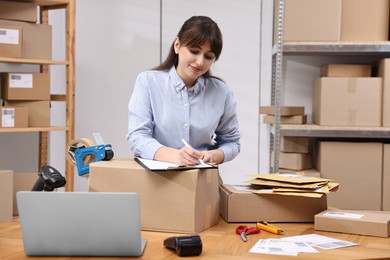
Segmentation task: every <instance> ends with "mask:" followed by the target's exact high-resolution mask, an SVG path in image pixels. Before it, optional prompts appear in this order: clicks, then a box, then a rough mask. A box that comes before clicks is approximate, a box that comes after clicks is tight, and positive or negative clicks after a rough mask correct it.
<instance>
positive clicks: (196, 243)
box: [164, 236, 202, 256]
mask: <svg viewBox="0 0 390 260" xmlns="http://www.w3.org/2000/svg"><path fill="white" fill-rule="evenodd" d="M164 246H165V247H166V248H169V249H173V250H175V251H176V254H177V255H179V256H197V255H200V254H201V253H202V241H201V240H200V236H179V237H170V238H167V239H165V240H164Z"/></svg>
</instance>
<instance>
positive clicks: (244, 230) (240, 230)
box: [236, 225, 260, 242]
mask: <svg viewBox="0 0 390 260" xmlns="http://www.w3.org/2000/svg"><path fill="white" fill-rule="evenodd" d="M259 232H260V228H258V227H247V226H244V225H241V226H238V227H237V228H236V233H237V234H238V235H240V236H241V239H242V241H244V242H246V241H247V238H246V236H247V235H251V234H257V233H259Z"/></svg>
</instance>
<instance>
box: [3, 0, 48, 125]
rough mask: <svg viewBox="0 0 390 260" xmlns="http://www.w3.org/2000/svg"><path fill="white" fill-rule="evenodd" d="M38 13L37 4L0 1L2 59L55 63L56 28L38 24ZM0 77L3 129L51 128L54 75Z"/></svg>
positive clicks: (16, 72) (15, 72) (18, 74)
mask: <svg viewBox="0 0 390 260" xmlns="http://www.w3.org/2000/svg"><path fill="white" fill-rule="evenodd" d="M37 11H38V7H37V6H36V5H35V4H34V3H28V2H15V1H12V2H11V1H0V57H3V58H11V59H12V58H19V59H34V60H51V57H52V48H51V44H52V42H51V36H52V28H51V26H50V25H47V24H39V23H37ZM21 63H23V62H21ZM0 73H1V75H0V78H1V83H0V84H1V91H0V92H1V94H0V98H1V99H2V100H3V102H2V107H1V113H0V119H1V123H0V127H41V126H44V127H45V126H50V75H49V74H48V73H37V72H31V73H26V72H23V73H21V72H18V71H11V72H9V71H0Z"/></svg>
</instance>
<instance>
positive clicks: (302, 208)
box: [219, 184, 327, 222]
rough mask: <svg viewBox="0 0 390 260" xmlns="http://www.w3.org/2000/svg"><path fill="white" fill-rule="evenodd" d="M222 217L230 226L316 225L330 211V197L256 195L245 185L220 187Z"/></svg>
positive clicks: (222, 185)
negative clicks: (231, 224) (308, 223)
mask: <svg viewBox="0 0 390 260" xmlns="http://www.w3.org/2000/svg"><path fill="white" fill-rule="evenodd" d="M219 192H220V196H221V206H220V213H221V216H222V217H223V218H224V219H225V220H226V221H227V222H258V221H269V222H313V221H314V216H315V215H316V214H318V213H320V212H322V211H324V210H326V209H327V196H326V195H324V196H322V197H321V198H309V197H302V196H289V195H279V194H261V195H260V194H254V193H253V192H251V191H250V190H248V189H247V188H243V187H242V185H241V186H240V185H227V184H221V185H220V188H219Z"/></svg>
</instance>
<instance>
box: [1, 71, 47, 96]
mask: <svg viewBox="0 0 390 260" xmlns="http://www.w3.org/2000/svg"><path fill="white" fill-rule="evenodd" d="M0 76H1V91H2V97H3V99H6V100H50V74H49V73H20V72H17V73H0Z"/></svg>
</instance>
